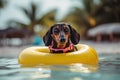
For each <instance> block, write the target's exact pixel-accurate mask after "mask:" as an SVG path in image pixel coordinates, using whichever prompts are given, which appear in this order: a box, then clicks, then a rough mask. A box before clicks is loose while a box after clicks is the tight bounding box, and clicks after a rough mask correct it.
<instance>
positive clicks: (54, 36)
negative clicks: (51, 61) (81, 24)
mask: <svg viewBox="0 0 120 80" xmlns="http://www.w3.org/2000/svg"><path fill="white" fill-rule="evenodd" d="M69 40H70V41H71V42H72V43H73V44H77V43H78V42H79V40H80V35H79V34H78V33H77V32H76V30H75V29H73V28H72V27H71V26H70V25H68V24H66V23H58V24H54V25H53V26H52V27H51V28H50V29H49V30H48V32H47V33H46V34H45V36H44V37H43V41H44V43H45V45H46V46H49V45H51V43H52V41H55V42H56V43H57V44H61V45H62V44H63V45H65V44H66V43H67V42H68V41H69Z"/></svg>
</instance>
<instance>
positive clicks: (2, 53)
mask: <svg viewBox="0 0 120 80" xmlns="http://www.w3.org/2000/svg"><path fill="white" fill-rule="evenodd" d="M80 44H87V45H90V46H92V47H93V48H95V50H96V51H97V53H98V54H120V42H112V43H110V42H100V43H96V42H93V41H80ZM30 46H31V45H27V46H18V47H14V46H13V47H8V46H5V47H0V57H18V55H19V53H20V52H21V51H22V50H23V49H25V48H27V47H30Z"/></svg>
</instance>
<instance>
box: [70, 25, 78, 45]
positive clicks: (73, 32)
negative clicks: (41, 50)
mask: <svg viewBox="0 0 120 80" xmlns="http://www.w3.org/2000/svg"><path fill="white" fill-rule="evenodd" d="M68 26H69V28H70V33H71V35H70V39H71V42H72V43H73V44H78V43H79V41H80V35H79V33H77V32H76V30H75V29H73V28H72V27H71V26H70V25H68Z"/></svg>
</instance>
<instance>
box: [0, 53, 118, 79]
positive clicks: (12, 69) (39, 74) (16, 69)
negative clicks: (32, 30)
mask: <svg viewBox="0 0 120 80" xmlns="http://www.w3.org/2000/svg"><path fill="white" fill-rule="evenodd" d="M99 57H100V58H101V57H102V59H100V63H99V67H98V66H92V65H83V64H72V65H39V66H35V67H27V66H26V67H21V66H20V65H18V63H17V58H0V63H1V64H0V80H13V79H14V80H38V79H44V80H119V79H120V76H119V74H120V68H119V66H120V58H119V57H120V55H118V54H117V55H114V56H113V55H102V56H101V55H100V56H99Z"/></svg>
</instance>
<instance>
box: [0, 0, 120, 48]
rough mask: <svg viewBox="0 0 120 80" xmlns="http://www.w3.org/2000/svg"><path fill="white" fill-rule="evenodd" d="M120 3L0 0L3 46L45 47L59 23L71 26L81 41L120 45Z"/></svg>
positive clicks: (0, 41)
mask: <svg viewBox="0 0 120 80" xmlns="http://www.w3.org/2000/svg"><path fill="white" fill-rule="evenodd" d="M119 8H120V0H19V1H18V0H0V46H1V47H4V46H22V45H29V44H30V45H31V44H32V45H43V41H42V37H43V35H44V34H45V32H47V30H48V29H49V28H50V27H51V26H52V25H53V24H55V23H57V22H66V23H68V24H70V25H72V27H73V28H75V29H76V30H77V31H78V32H79V33H80V35H81V40H83V41H84V40H85V41H86V40H87V41H88V40H89V41H94V42H106V41H107V42H119V41H120V9H119Z"/></svg>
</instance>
